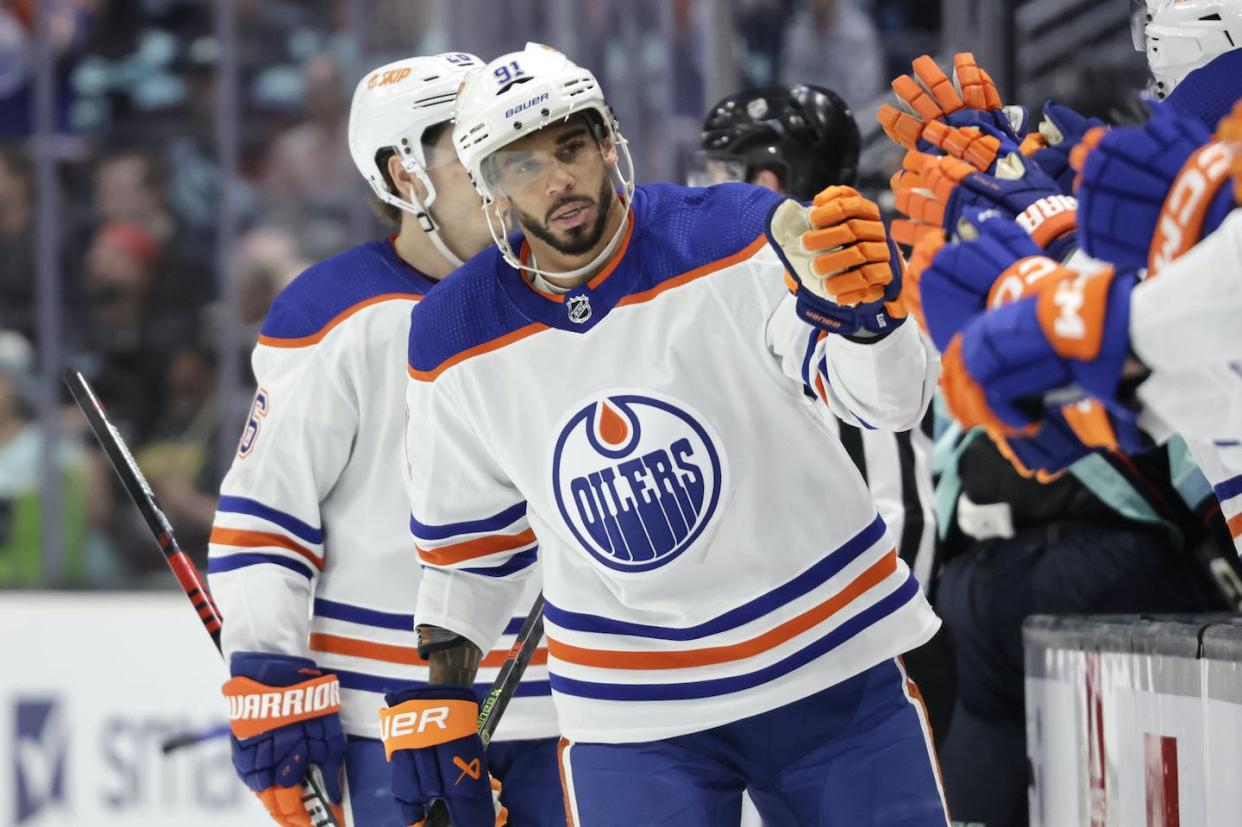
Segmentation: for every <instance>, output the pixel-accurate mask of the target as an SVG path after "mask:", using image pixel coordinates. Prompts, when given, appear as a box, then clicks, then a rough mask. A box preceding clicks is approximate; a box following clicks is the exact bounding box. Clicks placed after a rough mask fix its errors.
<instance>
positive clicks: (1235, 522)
mask: <svg viewBox="0 0 1242 827" xmlns="http://www.w3.org/2000/svg"><path fill="white" fill-rule="evenodd" d="M1228 524H1229V536H1230V537H1232V538H1233V539H1235V540H1236V539H1238V537H1240V536H1242V514H1234V515H1233V516H1232V517H1230V518H1229V520H1228Z"/></svg>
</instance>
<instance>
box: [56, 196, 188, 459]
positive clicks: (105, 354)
mask: <svg viewBox="0 0 1242 827" xmlns="http://www.w3.org/2000/svg"><path fill="white" fill-rule="evenodd" d="M159 257H160V247H159V244H158V243H157V242H156V240H155V239H154V238H153V237H152V236H151V234H150V233H148V232H147V231H146V230H145V229H143V228H142V227H141V226H139V225H138V224H134V223H132V222H125V221H113V222H110V223H108V224H105V225H104V226H103V227H101V228H100V230H99V231H98V232H97V233H96V234H95V236H94V237H93V238H92V240H91V243H90V246H89V248H88V250H87V254H86V261H85V265H86V271H85V274H84V278H83V280H82V294H83V297H84V299H85V304H86V307H85V318H84V320H83V321H84V323H83V326H82V329H81V331H80V335H81V337H82V338H81V340H80V342H79V346H80V348H81V350H82V351H83V352H82V354H81V355H80V357H79V359H78V362H79V363H80V364H82V365H83V367H84V368H85V369H86V373H87V374H88V376H89V378H90V379H91V381H92V382H93V383H94V385H95V387H96V390H97V391H98V393H99V395H100V398H101V399H102V400H103V401H104V402H105V403H107V405H108V407H109V410H110V412H111V413H112V416H113V419H114V421H115V422H116V424H117V426H118V427H120V428H121V430H122V431H123V432H125V434H126V435H127V436H128V437H130V438H131V439H135V438H136V439H137V440H141V439H143V438H145V437H146V436H147V435H148V434H149V433H150V432H151V429H152V428H153V427H154V425H155V421H156V419H157V418H158V416H159V415H160V404H161V401H162V400H163V399H164V396H163V392H162V391H163V384H164V364H165V361H166V359H167V353H168V351H169V350H170V349H171V346H172V345H173V344H175V343H176V342H177V341H179V339H180V336H181V331H182V330H183V329H184V328H185V327H187V326H188V324H187V319H186V318H185V317H184V316H183V315H181V314H177V313H174V312H171V311H170V309H169V308H167V307H161V306H159V305H158V304H157V303H155V302H154V301H153V297H154V295H155V288H156V283H157V280H158V276H159V274H158V273H157V270H156V262H157V261H158V259H159Z"/></svg>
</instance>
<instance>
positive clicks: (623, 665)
mask: <svg viewBox="0 0 1242 827" xmlns="http://www.w3.org/2000/svg"><path fill="white" fill-rule="evenodd" d="M896 570H897V552H896V550H895V549H894V550H891V551H889V552H888V553H887V554H885V555H884V556H883V557H881V558H880V559H879V560H877V561H876V562H875V563H873V564H872V565H871V567H870V568H868V569H867V570H866V571H864V572H863V573H862V574H860V575H858V577H856V578H854V579H853V580H852V581H851V582H850V583H849V585H847V586H846V587H845V588H844V589H842V590H841V591H839V592H837V593H836V594H834V595H833V596H832V597H830V598H828V599H827V600H825V601H824V602H823V603H821V604H819V605H818V606H815V607H814V608H812V609H809V610H808V611H806V612H803V613H802V614H800V615H798V616H797V617H794V618H791V619H789V620H787V621H785V622H784V623H782V624H781V625H779V626H777V627H776V628H774V629H770V630H769V631H767V632H764V633H763V634H761V635H759V636H758V637H754V638H751V639H750V640H745V641H742V642H741V643H734V644H732V645H729V646H711V647H707V648H705V649H687V650H683V651H679V652H621V651H616V650H606V649H584V648H582V647H580V646H571V645H569V644H567V643H561V642H559V641H556V640H553V639H552V638H551V637H549V638H548V652H549V653H550V654H551V655H552V656H553V657H554V658H556V659H557V660H563V661H565V662H567V663H575V664H578V665H580V666H594V667H598V668H600V669H687V668H690V667H695V666H710V665H712V664H717V663H727V662H729V661H734V660H742V659H743V658H749V657H754V656H755V655H758V654H762V653H763V652H766V651H768V650H770V649H772V648H773V647H776V646H779V645H781V644H782V643H785V642H787V641H789V640H791V639H793V638H794V637H796V636H798V635H800V634H802V633H803V632H806V631H808V630H810V629H812V628H814V627H815V626H817V625H819V624H820V623H823V622H824V621H825V620H827V619H828V618H830V617H832V616H833V615H834V614H836V613H837V612H838V611H840V610H841V609H842V608H844V607H845V606H847V605H849V603H850V602H851V601H852V600H854V598H856V597H858V596H859V595H861V594H862V593H863V592H865V591H867V590H868V589H870V588H872V587H873V586H875V585H877V584H878V583H880V582H882V581H883V580H884V578H886V577H888V576H889V575H890V574H892V573H893V572H895V571H896Z"/></svg>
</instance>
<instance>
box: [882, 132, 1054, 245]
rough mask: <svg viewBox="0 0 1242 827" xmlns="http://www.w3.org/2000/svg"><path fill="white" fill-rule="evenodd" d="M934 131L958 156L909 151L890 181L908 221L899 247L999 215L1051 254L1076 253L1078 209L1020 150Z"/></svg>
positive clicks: (901, 224)
mask: <svg viewBox="0 0 1242 827" xmlns="http://www.w3.org/2000/svg"><path fill="white" fill-rule="evenodd" d="M931 133H932V134H933V135H934V137H936V139H937V140H938V141H939V146H940V147H941V148H943V149H944V150H945V151H946V152H948V153H950V154H948V155H943V156H934V155H928V154H925V153H919V152H908V153H906V157H905V159H903V161H902V170H901V171H900V172H898V173H897V174H896V175H894V176H893V178H892V180H891V182H890V183H891V186H892V188H893V195H894V196H895V198H896V206H897V210H898V211H899V212H901V213H902V214H904V215H905V216H906V217H907V218H906V219H905V220H899V221H894V222H893V238H894V239H895V240H896V241H898V242H899V243H902V244H913V243H914V242H915V241H917V240H918V238H919V237H920V236H921V235H923V234H925V233H927V232H934V231H936V230H940V231H944V232H949V233H951V232H953V228H954V227H955V226H956V225H957V223H958V222H959V221H960V220H961V218H962V217H963V215H964V214H965V212H966V210H968V209H972V208H973V209H979V210H986V209H995V210H997V211H999V212H1000V213H1001V214H1002V215H1004V216H1006V217H1008V218H1011V219H1013V220H1014V221H1016V222H1017V223H1018V224H1019V225H1020V226H1021V227H1022V228H1023V229H1024V230H1026V231H1027V233H1028V234H1029V235H1030V236H1031V238H1033V239H1034V240H1035V243H1037V244H1039V245H1040V246H1041V247H1043V248H1044V249H1045V250H1047V251H1048V254H1049V255H1051V256H1053V257H1054V258H1056V259H1058V260H1060V259H1063V258H1064V257H1066V256H1067V255H1068V254H1069V252H1070V250H1071V248H1072V246H1073V244H1074V237H1075V230H1076V226H1077V225H1076V215H1075V212H1076V209H1077V203H1076V202H1075V200H1074V198H1073V197H1072V196H1068V195H1064V194H1063V193H1062V192H1061V191H1060V188H1059V187H1058V186H1057V184H1056V182H1055V181H1053V180H1052V179H1051V178H1049V177H1048V176H1047V175H1045V174H1044V173H1043V172H1042V171H1041V170H1040V169H1039V167H1038V166H1037V165H1036V164H1034V163H1033V162H1031V161H1029V160H1028V159H1026V158H1025V157H1024V156H1023V155H1022V153H1021V150H1020V149H1019V148H1018V146H1017V144H1014V143H1013V142H1012V141H1009V140H1008V139H1004V138H1001V137H998V136H997V135H996V134H995V133H989V132H986V131H984V130H980V129H975V128H973V127H966V128H962V129H950V128H947V127H941V128H937V129H933V130H931ZM959 156H960V157H959ZM989 156H990V157H991V158H992V160H991V162H990V163H989V164H988V169H989V172H980V171H979V170H978V166H979V164H980V163H981V162H982V160H984V159H986V158H987V157H989ZM966 158H974V159H975V160H973V161H968V160H965V159H966Z"/></svg>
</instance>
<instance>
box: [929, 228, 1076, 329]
mask: <svg viewBox="0 0 1242 827" xmlns="http://www.w3.org/2000/svg"><path fill="white" fill-rule="evenodd" d="M954 236H955V238H957V239H959V240H957V241H954V242H953V243H950V244H945V245H944V246H943V247H941V248H940V250H939V251H938V252H937V253H936V254H935V257H934V258H933V259H932V261H931V264H929V265H928V266H927V267H925V268H923V269H922V272H921V273H920V275H919V277H918V302H919V306H920V307H921V310H922V316H923V320H924V327H925V329H926V331H927V334H928V335H929V336H930V337H931V340H932V342H933V343H935V345H936V347H937V348H938V349H940V350H942V351H943V350H944V349H946V348H947V347H948V346H949V340H950V339H952V338H953V336H954V335H955V334H956V333H957V332H958V331H959V330H961V329H962V328H963V327H964V326H965V325H966V323H967V322H969V321H970V320H971V319H972V318H974V317H975V316H977V315H978V314H979V313H982V312H983V311H984V309H985V308H987V307H988V305H989V301H988V297H989V295H991V294H993V293H999V295H1000V297H1001V298H1000V299H999V301H1004V300H1005V299H1006V298H1009V299H1012V298H1016V297H1017V296H1018V295H1021V294H1023V293H1024V292H1026V290H1027V289H1028V287H1029V285H1030V284H1033V282H1034V281H1035V280H1037V279H1038V278H1039V277H1041V276H1043V275H1047V274H1049V273H1050V272H1051V271H1052V270H1054V269H1055V268H1056V264H1055V262H1053V261H1052V260H1051V259H1048V258H1045V257H1044V251H1043V250H1041V249H1040V248H1039V245H1037V244H1036V243H1035V242H1034V241H1032V240H1031V237H1030V236H1029V235H1027V233H1026V231H1025V230H1023V229H1022V228H1021V227H1019V226H1018V225H1017V224H1015V223H1014V222H1012V221H1010V220H1009V219H1007V218H1004V217H1002V216H1001V215H999V214H998V213H997V212H996V211H994V210H991V211H986V212H983V211H979V210H967V211H966V214H965V215H964V216H963V219H962V221H961V222H959V225H958V227H957V228H956V232H955V233H954ZM912 262H913V259H912ZM912 268H913V264H912Z"/></svg>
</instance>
